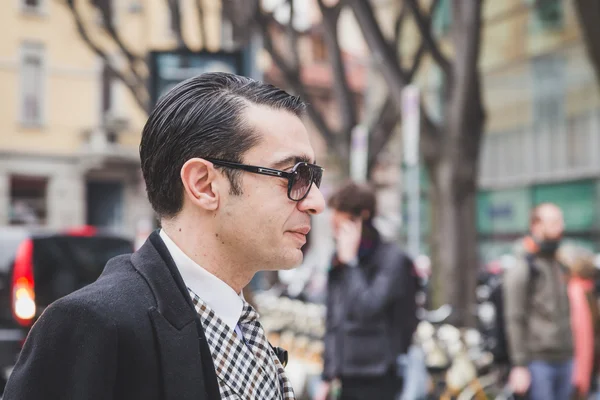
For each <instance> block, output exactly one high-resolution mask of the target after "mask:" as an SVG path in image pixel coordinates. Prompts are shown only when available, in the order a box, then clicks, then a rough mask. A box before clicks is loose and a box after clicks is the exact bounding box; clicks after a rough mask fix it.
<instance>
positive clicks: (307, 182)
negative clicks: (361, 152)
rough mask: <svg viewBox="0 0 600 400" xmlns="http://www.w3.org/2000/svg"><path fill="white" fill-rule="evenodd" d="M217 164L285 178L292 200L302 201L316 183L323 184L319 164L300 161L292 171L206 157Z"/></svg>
mask: <svg viewBox="0 0 600 400" xmlns="http://www.w3.org/2000/svg"><path fill="white" fill-rule="evenodd" d="M205 160H206V161H210V162H211V163H213V164H215V165H220V166H222V167H226V168H233V169H241V170H243V171H247V172H252V173H253V174H261V175H267V176H274V177H277V178H284V179H287V180H288V190H287V195H288V198H289V199H290V200H292V201H302V200H304V199H305V198H306V196H308V192H310V189H311V188H312V184H313V183H314V184H315V185H316V186H317V188H318V187H320V186H321V178H322V177H323V171H324V169H323V168H322V167H319V166H318V165H314V164H309V163H306V162H299V163H298V164H296V165H294V168H292V170H291V171H290V172H284V171H280V170H277V169H272V168H263V167H255V166H254V165H246V164H238V163H234V162H230V161H223V160H217V159H214V158H205Z"/></svg>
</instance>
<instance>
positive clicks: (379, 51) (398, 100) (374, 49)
mask: <svg viewBox="0 0 600 400" xmlns="http://www.w3.org/2000/svg"><path fill="white" fill-rule="evenodd" d="M349 4H350V5H351V7H352V10H353V11H354V16H355V17H356V19H357V21H358V24H359V25H360V27H361V30H362V32H363V36H364V38H365V40H366V42H367V44H368V45H369V48H370V49H371V53H372V55H373V58H374V59H375V60H376V62H377V63H378V65H379V67H380V70H381V73H382V74H383V75H384V77H385V80H386V82H388V83H389V82H394V84H390V85H389V90H390V95H391V96H392V98H393V99H394V104H395V105H396V107H397V108H398V112H401V109H400V107H401V105H402V91H403V89H404V87H405V86H406V85H407V84H409V83H410V80H409V79H408V78H409V76H407V74H406V72H405V71H403V70H402V68H401V67H400V65H399V64H398V63H397V62H396V53H395V50H394V49H393V48H392V47H391V45H390V43H388V42H387V41H386V39H385V37H384V36H383V32H382V31H381V28H380V27H379V24H378V23H377V20H376V18H375V14H374V12H373V8H372V6H371V3H370V2H369V1H368V0H349ZM421 110H422V112H421V116H422V124H421V125H422V127H423V129H422V132H423V134H422V136H421V139H422V140H421V143H422V144H423V146H424V147H425V148H427V149H429V153H428V155H429V156H432V157H433V156H435V154H434V153H433V152H434V151H436V150H439V146H437V145H436V144H437V141H438V136H439V135H437V128H436V126H435V124H434V123H433V121H432V120H431V118H429V116H428V115H427V113H426V112H425V110H424V109H423V107H421Z"/></svg>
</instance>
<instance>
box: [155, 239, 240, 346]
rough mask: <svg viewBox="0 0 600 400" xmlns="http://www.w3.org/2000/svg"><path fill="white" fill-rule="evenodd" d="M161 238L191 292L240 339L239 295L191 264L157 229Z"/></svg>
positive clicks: (199, 267)
mask: <svg viewBox="0 0 600 400" xmlns="http://www.w3.org/2000/svg"><path fill="white" fill-rule="evenodd" d="M160 238H161V239H162V240H163V242H164V243H165V245H166V246H167V249H168V250H169V253H171V257H173V261H175V265H176V266H177V269H178V270H179V273H180V274H181V277H182V278H183V282H184V283H185V285H186V286H187V287H189V288H190V289H192V291H193V292H194V293H196V295H197V296H199V297H200V298H201V299H202V301H204V302H205V303H206V304H207V305H208V306H209V307H210V308H211V309H212V310H213V311H214V312H215V314H216V315H217V316H218V317H219V318H220V319H221V320H222V321H223V322H224V323H225V324H227V326H229V328H230V329H233V330H235V332H236V333H237V334H238V336H239V337H240V338H243V335H242V332H241V330H240V328H239V326H238V322H239V320H240V316H241V315H242V309H243V308H244V300H243V297H242V294H241V293H240V294H238V293H236V292H235V290H233V288H232V287H231V286H229V285H228V284H226V283H225V282H223V281H222V280H220V279H219V278H217V277H216V276H214V275H213V274H211V273H210V272H208V271H207V270H205V269H204V268H202V267H201V266H200V265H198V264H197V263H196V262H194V261H193V260H192V259H191V258H190V257H188V256H187V255H186V254H185V253H184V252H183V250H181V249H180V248H179V246H177V245H176V244H175V242H173V240H171V238H170V237H169V236H168V235H167V234H166V232H165V231H164V230H163V229H161V230H160Z"/></svg>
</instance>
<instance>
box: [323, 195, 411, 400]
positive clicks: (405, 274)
mask: <svg viewBox="0 0 600 400" xmlns="http://www.w3.org/2000/svg"><path fill="white" fill-rule="evenodd" d="M329 206H330V208H331V209H332V221H331V222H332V227H333V231H334V235H335V242H336V253H335V256H334V258H333V261H332V266H331V270H330V272H329V280H328V285H327V321H326V325H327V326H326V335H325V356H324V372H323V384H322V386H321V388H320V390H319V393H318V396H317V399H318V400H324V399H326V398H328V395H329V393H330V391H331V382H332V381H334V380H339V381H340V382H341V394H340V396H341V399H343V400H352V399H354V400H362V399H374V398H377V399H379V400H388V399H389V400H392V399H394V398H395V396H396V395H397V393H398V391H399V389H400V385H399V378H398V376H397V367H396V365H397V359H398V357H399V356H400V355H401V354H405V353H406V352H407V350H408V347H409V346H410V344H411V340H412V334H413V332H414V330H415V329H416V325H417V319H416V305H415V295H416V289H417V286H418V280H417V277H416V274H415V271H414V267H413V263H412V261H411V260H410V259H409V258H408V257H407V256H406V255H405V254H404V253H403V252H402V251H401V250H400V249H399V247H398V246H397V245H395V244H394V243H387V242H385V241H384V240H383V239H382V237H381V235H380V234H379V232H378V231H377V229H375V227H374V226H373V218H374V217H375V212H376V198H375V192H374V189H373V188H372V187H370V186H368V185H362V184H356V183H348V184H346V185H344V186H343V187H341V188H340V189H339V190H338V191H337V192H335V193H334V194H333V195H332V196H331V198H330V200H329Z"/></svg>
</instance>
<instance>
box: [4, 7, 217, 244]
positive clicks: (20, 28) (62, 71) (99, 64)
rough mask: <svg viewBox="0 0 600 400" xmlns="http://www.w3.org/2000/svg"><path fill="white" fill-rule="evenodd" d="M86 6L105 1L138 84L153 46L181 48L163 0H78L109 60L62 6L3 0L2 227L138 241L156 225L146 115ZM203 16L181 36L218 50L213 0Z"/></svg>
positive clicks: (119, 56) (102, 26)
mask: <svg viewBox="0 0 600 400" xmlns="http://www.w3.org/2000/svg"><path fill="white" fill-rule="evenodd" d="M92 3H97V4H98V5H100V6H109V7H110V12H111V19H112V21H113V24H114V25H115V26H116V28H117V31H118V32H120V34H121V38H122V40H123V44H124V46H125V47H126V48H127V49H129V50H130V51H131V52H132V53H133V54H134V55H135V56H136V57H139V60H140V61H139V63H140V65H137V67H136V68H137V71H139V73H140V75H141V77H142V79H141V82H142V83H143V84H144V85H145V84H146V80H145V79H147V74H148V72H147V69H146V68H145V65H144V62H145V60H147V55H148V53H149V52H151V51H157V50H168V49H172V48H175V47H177V35H176V34H175V33H174V27H173V18H171V14H170V13H169V9H168V7H167V2H165V1H160V0H152V1H140V0H126V1H112V0H105V1H95V2H93V1H87V0H85V1H75V4H76V10H77V12H78V15H79V17H80V21H81V26H83V29H85V31H86V33H87V35H88V37H89V38H90V39H89V40H91V41H92V42H93V43H94V44H96V45H97V46H98V47H99V48H100V49H101V50H102V52H103V53H104V54H106V55H107V57H108V59H109V60H110V62H106V60H105V59H104V58H103V57H100V56H98V53H97V52H95V51H92V48H91V47H90V46H89V43H86V42H85V41H84V40H83V39H82V35H81V34H80V30H78V29H80V27H78V25H77V24H76V22H75V18H74V15H73V13H72V11H71V10H70V9H69V7H68V6H67V4H66V2H56V1H52V0H14V1H6V2H3V3H2V5H0V23H1V24H2V27H3V28H2V30H3V32H4V37H3V40H2V43H1V44H0V85H1V87H2V89H3V90H2V91H3V96H2V100H0V101H1V102H2V107H0V225H21V224H30V225H41V226H46V227H48V228H50V229H65V228H68V227H72V226H78V225H83V224H89V225H94V226H97V227H100V228H105V229H110V230H112V231H115V232H118V233H120V234H124V235H127V236H130V237H132V238H133V237H134V236H136V235H139V234H140V232H143V233H147V232H148V230H149V229H151V228H152V226H153V225H154V224H155V220H154V215H153V212H152V210H151V207H150V206H149V204H148V201H147V197H146V192H145V187H144V184H143V179H142V178H141V173H140V168H139V154H138V146H139V140H140V134H141V131H142V128H143V125H144V123H145V120H146V118H147V112H146V111H145V110H144V109H142V108H141V107H140V106H139V104H138V102H137V101H136V98H135V97H134V96H133V95H132V92H131V91H130V90H128V88H127V87H126V86H125V85H124V83H123V82H122V81H121V80H119V79H118V78H117V77H116V75H115V73H114V71H113V70H111V68H109V65H112V66H113V67H114V66H117V67H116V68H117V69H119V68H120V67H121V66H123V67H124V66H125V63H126V62H127V60H126V58H125V57H124V56H123V52H122V51H119V47H118V45H117V44H115V41H114V40H111V38H110V36H109V35H108V34H107V33H106V32H107V29H106V23H105V20H103V18H102V15H101V13H100V11H99V8H97V7H93V6H92V5H91V4H92ZM194 4H195V2H191V1H187V2H182V5H183V7H194ZM189 11H195V10H189ZM203 11H204V32H206V37H205V38H202V37H201V36H200V35H199V32H200V31H201V30H200V29H199V28H198V26H199V24H198V21H195V20H193V18H195V17H193V16H196V15H198V14H197V13H196V12H186V11H185V10H184V12H182V15H183V16H184V17H183V19H182V20H183V22H182V23H183V24H184V28H183V34H184V36H185V38H186V41H188V43H189V46H190V47H191V48H192V49H193V50H197V49H200V48H204V49H211V50H216V49H218V48H219V47H220V46H221V37H222V34H223V32H226V31H227V30H226V27H225V26H224V25H225V24H223V22H222V19H221V5H220V2H219V1H218V0H210V1H204V10H203Z"/></svg>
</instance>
